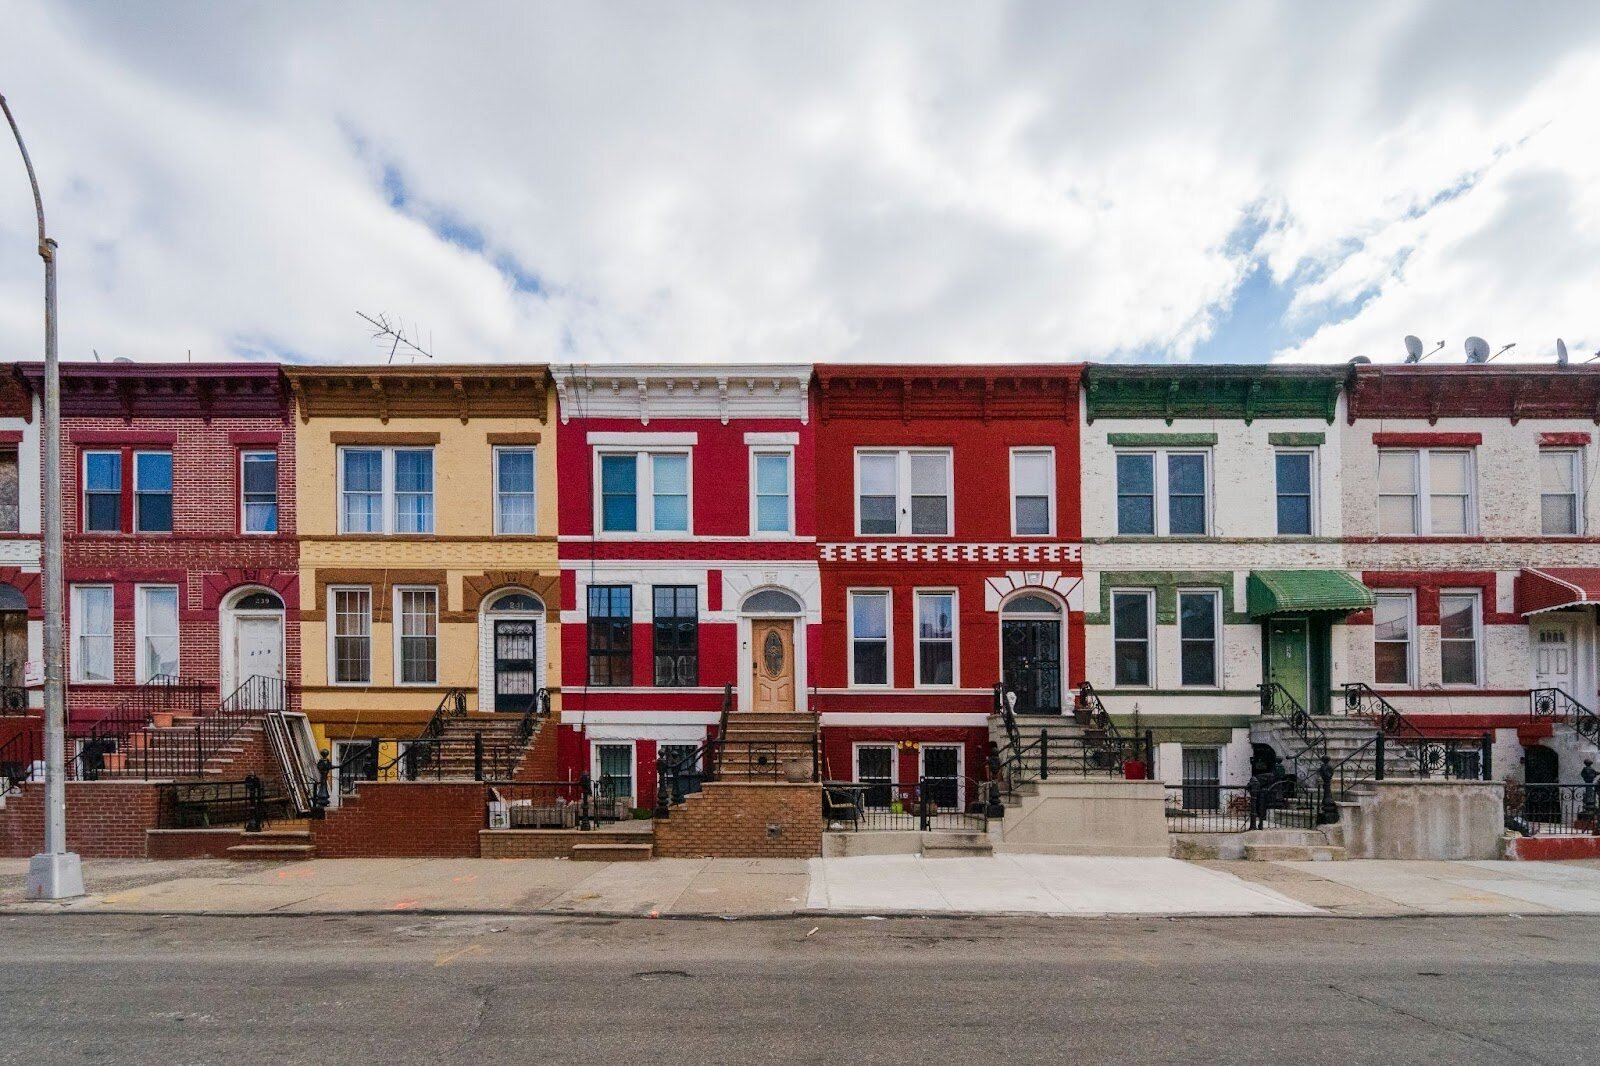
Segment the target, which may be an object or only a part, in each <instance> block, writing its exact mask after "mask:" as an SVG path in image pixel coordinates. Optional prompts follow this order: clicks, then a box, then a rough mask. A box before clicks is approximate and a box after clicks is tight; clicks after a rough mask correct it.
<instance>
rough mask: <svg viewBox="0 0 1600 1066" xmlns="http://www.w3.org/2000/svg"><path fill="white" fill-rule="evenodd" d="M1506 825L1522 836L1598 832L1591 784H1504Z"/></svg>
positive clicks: (1599, 805)
mask: <svg viewBox="0 0 1600 1066" xmlns="http://www.w3.org/2000/svg"><path fill="white" fill-rule="evenodd" d="M1505 808H1506V825H1507V826H1508V827H1511V828H1514V829H1516V830H1517V831H1518V832H1520V833H1522V834H1523V835H1525V836H1600V796H1597V795H1596V788H1595V786H1594V785H1593V784H1583V785H1557V784H1532V785H1528V784H1520V783H1518V782H1509V783H1507V785H1506V798H1505Z"/></svg>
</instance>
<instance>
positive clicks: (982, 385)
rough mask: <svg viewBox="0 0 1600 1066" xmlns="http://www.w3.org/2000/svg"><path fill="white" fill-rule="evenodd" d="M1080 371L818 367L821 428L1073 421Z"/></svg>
mask: <svg viewBox="0 0 1600 1066" xmlns="http://www.w3.org/2000/svg"><path fill="white" fill-rule="evenodd" d="M1082 374H1083V367H1082V366H1081V365H1079V364H1072V363H1062V364H1033V365H1011V366H1006V365H996V366H988V367H984V366H949V365H939V366H931V365H881V366H818V367H817V397H818V405H817V407H818V415H817V417H818V418H820V419H822V420H823V421H829V420H835V419H873V420H886V421H896V422H901V423H903V424H909V423H911V422H914V421H920V420H943V419H950V418H977V419H980V420H982V421H984V422H989V421H995V420H1004V419H1059V420H1061V421H1064V422H1070V423H1076V422H1077V420H1078V381H1079V378H1080V377H1081V376H1082Z"/></svg>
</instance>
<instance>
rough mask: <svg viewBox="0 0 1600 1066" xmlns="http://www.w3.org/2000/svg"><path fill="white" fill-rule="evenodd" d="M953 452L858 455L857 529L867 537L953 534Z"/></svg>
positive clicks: (891, 452)
mask: <svg viewBox="0 0 1600 1066" xmlns="http://www.w3.org/2000/svg"><path fill="white" fill-rule="evenodd" d="M950 465H951V464H950V453H949V452H948V451H943V450H941V451H909V450H907V451H885V452H858V453H857V454H856V511H857V518H856V525H857V530H858V532H859V533H860V534H862V535H869V534H883V535H887V536H895V535H899V536H917V537H947V536H949V535H950V498H951V488H950Z"/></svg>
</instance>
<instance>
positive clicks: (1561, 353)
mask: <svg viewBox="0 0 1600 1066" xmlns="http://www.w3.org/2000/svg"><path fill="white" fill-rule="evenodd" d="M1566 365H1567V342H1566V341H1564V340H1562V339H1561V338H1560V337H1557V338H1556V366H1566Z"/></svg>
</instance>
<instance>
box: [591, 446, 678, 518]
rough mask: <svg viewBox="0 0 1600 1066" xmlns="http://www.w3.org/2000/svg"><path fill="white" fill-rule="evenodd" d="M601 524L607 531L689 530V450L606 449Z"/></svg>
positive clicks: (601, 489) (601, 459)
mask: <svg viewBox="0 0 1600 1066" xmlns="http://www.w3.org/2000/svg"><path fill="white" fill-rule="evenodd" d="M600 529H601V531H602V532H605V533H687V532H689V453H688V452H657V451H650V452H608V453H603V454H602V455H601V456H600Z"/></svg>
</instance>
